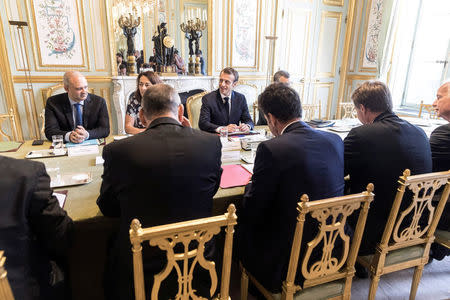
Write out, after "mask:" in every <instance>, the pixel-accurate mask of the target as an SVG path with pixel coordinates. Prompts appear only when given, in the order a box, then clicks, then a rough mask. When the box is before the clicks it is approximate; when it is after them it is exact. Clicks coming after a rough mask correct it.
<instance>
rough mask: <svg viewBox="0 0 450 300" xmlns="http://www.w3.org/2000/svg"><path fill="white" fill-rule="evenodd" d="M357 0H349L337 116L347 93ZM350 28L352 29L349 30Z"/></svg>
mask: <svg viewBox="0 0 450 300" xmlns="http://www.w3.org/2000/svg"><path fill="white" fill-rule="evenodd" d="M355 1H356V0H349V1H348V9H347V28H346V30H345V42H344V50H343V51H342V63H341V74H340V76H339V90H338V97H337V103H336V107H337V109H336V116H340V115H341V105H340V104H341V101H342V97H344V93H345V83H346V76H347V72H348V61H349V53H350V42H351V38H352V30H351V28H352V27H353V22H354V12H355ZM349 28H350V30H349Z"/></svg>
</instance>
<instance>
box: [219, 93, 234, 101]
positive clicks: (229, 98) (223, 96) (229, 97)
mask: <svg viewBox="0 0 450 300" xmlns="http://www.w3.org/2000/svg"><path fill="white" fill-rule="evenodd" d="M219 94H220V97H221V98H222V102H223V103H225V99H224V98H225V97H228V101H230V100H231V95H233V92H231V94H230V96H225V95H222V93H220V92H219ZM230 102H231V101H230Z"/></svg>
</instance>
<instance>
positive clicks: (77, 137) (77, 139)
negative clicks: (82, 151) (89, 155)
mask: <svg viewBox="0 0 450 300" xmlns="http://www.w3.org/2000/svg"><path fill="white" fill-rule="evenodd" d="M88 137H89V133H88V132H87V131H86V129H84V127H83V126H77V128H75V129H74V130H73V131H72V132H71V133H70V135H69V140H70V141H71V142H72V143H75V144H79V143H82V142H84V141H85V140H86V139H87V138H88Z"/></svg>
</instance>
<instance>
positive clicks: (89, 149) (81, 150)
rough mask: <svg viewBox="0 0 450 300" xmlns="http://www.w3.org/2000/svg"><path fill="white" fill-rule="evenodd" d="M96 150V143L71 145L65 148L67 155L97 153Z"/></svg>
mask: <svg viewBox="0 0 450 300" xmlns="http://www.w3.org/2000/svg"><path fill="white" fill-rule="evenodd" d="M98 152H99V151H98V145H90V146H83V147H72V148H68V149H67V155H68V156H82V155H92V154H97V153H98Z"/></svg>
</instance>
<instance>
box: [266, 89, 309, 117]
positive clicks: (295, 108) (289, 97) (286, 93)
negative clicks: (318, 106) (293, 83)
mask: <svg viewBox="0 0 450 300" xmlns="http://www.w3.org/2000/svg"><path fill="white" fill-rule="evenodd" d="M258 108H259V109H260V110H261V111H262V112H263V113H264V114H265V115H268V114H269V113H270V114H272V115H273V116H274V117H275V118H277V119H278V120H279V121H281V122H288V121H292V120H294V119H298V118H301V117H302V105H301V103H300V97H299V95H298V94H297V92H296V91H295V90H294V89H293V88H291V87H289V86H288V85H286V84H283V83H279V82H278V83H272V84H271V85H269V86H268V87H267V88H266V89H265V90H264V92H262V93H261V94H260V95H259V97H258Z"/></svg>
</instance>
